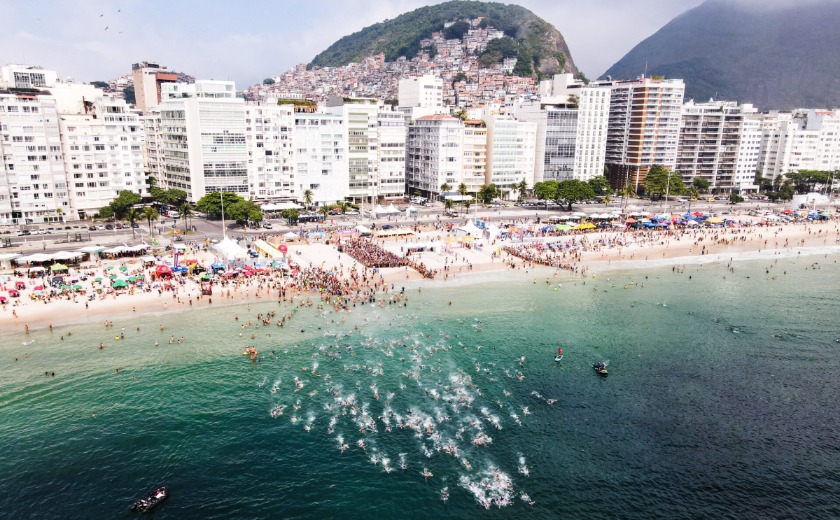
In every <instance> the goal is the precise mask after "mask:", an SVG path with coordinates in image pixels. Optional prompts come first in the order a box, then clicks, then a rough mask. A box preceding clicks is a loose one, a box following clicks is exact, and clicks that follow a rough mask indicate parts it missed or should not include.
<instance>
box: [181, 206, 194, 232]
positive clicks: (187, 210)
mask: <svg viewBox="0 0 840 520" xmlns="http://www.w3.org/2000/svg"><path fill="white" fill-rule="evenodd" d="M178 215H179V216H180V217H181V218H182V219H184V234H185V235H186V234H187V227H188V226H187V221H188V220H189V219H190V217H192V215H193V212H192V207H191V206H190V203H189V202H187V201H186V200H185V201H184V202H182V203H181V204H180V205H179V206H178Z"/></svg>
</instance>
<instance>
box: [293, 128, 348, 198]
mask: <svg viewBox="0 0 840 520" xmlns="http://www.w3.org/2000/svg"><path fill="white" fill-rule="evenodd" d="M294 125H295V126H294V131H293V136H294V138H293V142H294V160H295V165H294V182H295V190H296V193H297V196H298V199H299V200H301V201H302V200H304V196H305V193H306V192H307V191H309V192H311V194H312V202H313V203H315V204H318V205H324V204H331V203H334V202H336V201H340V200H344V199H346V198H347V197H348V196H349V194H350V190H349V186H350V177H349V166H348V153H347V128H346V126H345V124H344V118H343V117H342V116H341V115H338V114H322V113H314V112H299V113H296V114H295V120H294Z"/></svg>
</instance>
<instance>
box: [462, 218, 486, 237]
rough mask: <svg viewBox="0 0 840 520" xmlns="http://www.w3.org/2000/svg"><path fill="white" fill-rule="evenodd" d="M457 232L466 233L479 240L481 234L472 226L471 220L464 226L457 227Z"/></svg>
mask: <svg viewBox="0 0 840 520" xmlns="http://www.w3.org/2000/svg"><path fill="white" fill-rule="evenodd" d="M458 231H461V232H462V233H466V234H467V235H470V236H472V237H475V238H480V237H481V234H482V231H481V230H480V229H479V228H478V227H476V225H475V224H473V222H472V220H471V221H469V222H467V224H466V225H464V226H461V227H459V228H458Z"/></svg>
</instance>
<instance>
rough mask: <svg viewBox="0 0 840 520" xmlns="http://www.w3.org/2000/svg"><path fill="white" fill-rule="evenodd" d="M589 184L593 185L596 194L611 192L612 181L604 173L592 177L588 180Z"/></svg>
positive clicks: (601, 194)
mask: <svg viewBox="0 0 840 520" xmlns="http://www.w3.org/2000/svg"><path fill="white" fill-rule="evenodd" d="M587 184H589V186H591V187H592V191H593V192H594V193H595V195H596V196H599V195H600V196H603V195H606V194H607V193H609V192H610V181H608V180H607V178H606V177H604V176H603V175H598V176H597V177H592V178H591V179H589V180H588V181H587Z"/></svg>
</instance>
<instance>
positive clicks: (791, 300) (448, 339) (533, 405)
mask: <svg viewBox="0 0 840 520" xmlns="http://www.w3.org/2000/svg"><path fill="white" fill-rule="evenodd" d="M836 259H837V256H836V255H835V256H833V257H832V256H829V257H824V256H817V255H814V256H807V257H804V256H803V257H800V258H780V259H778V260H777V261H776V260H773V259H763V260H750V261H744V262H736V263H735V264H734V266H735V272H734V273H732V272H730V271H729V270H727V268H726V267H725V266H724V265H720V264H717V265H708V264H707V265H703V266H698V265H689V266H686V268H685V270H684V272H682V273H675V272H672V270H671V268H662V269H659V268H657V269H644V270H638V271H632V272H631V271H619V272H612V273H609V274H606V273H605V274H599V275H597V276H596V278H594V279H592V278H590V279H587V280H586V281H585V284H584V283H583V281H582V280H581V279H580V278H573V277H571V276H569V275H566V274H562V275H560V276H558V277H557V278H555V277H554V276H553V272H552V271H549V270H537V271H532V272H531V273H528V274H525V273H524V272H516V273H503V274H498V275H493V276H492V277H491V278H490V279H489V280H485V279H484V278H479V276H484V275H479V276H476V277H474V278H466V279H460V280H451V281H449V282H447V283H445V284H444V283H441V284H439V285H436V286H432V287H428V286H427V287H424V289H423V290H422V292H419V291H418V290H417V287H416V286H410V287H407V288H406V293H407V294H408V295H409V300H408V305H407V306H405V307H403V306H399V307H398V306H396V305H391V306H386V307H385V308H379V307H371V306H367V307H364V308H363V307H361V306H360V307H357V308H355V309H354V312H353V313H352V314H350V315H348V314H347V313H340V314H337V313H333V312H330V311H326V312H324V313H320V312H319V311H318V310H317V309H316V308H306V309H302V310H300V311H299V312H297V314H296V315H295V317H294V318H293V319H292V320H291V321H290V322H288V323H287V324H286V326H285V327H284V328H282V329H281V328H278V327H277V326H275V325H273V324H272V325H270V326H267V327H264V326H262V325H261V324H259V325H257V324H256V323H257V322H256V315H257V313H261V312H262V313H265V312H269V311H277V314H278V316H277V317H278V318H279V316H280V315H282V314H284V313H288V312H290V311H289V307H288V306H287V307H283V306H280V305H278V304H277V303H276V302H275V303H270V302H263V303H259V304H251V305H250V307H248V306H245V305H241V306H236V307H224V308H223V307H218V308H214V309H206V310H201V311H191V312H190V311H188V312H182V313H178V314H170V315H154V316H144V317H139V318H136V317H132V319H120V318H117V319H115V320H114V321H115V326H114V328H113V329H111V330H106V329H104V328H103V327H102V325H101V324H80V325H77V326H70V327H65V328H61V329H56V330H55V331H53V332H52V333H50V332H48V331H36V332H33V333H32V334H31V335H30V336H29V337H28V338H24V337H23V336H22V335H19V334H13V333H10V332H8V331H2V332H0V517H5V518H39V519H41V518H129V517H131V516H132V513H129V511H128V506H129V505H130V504H131V503H132V502H133V501H134V500H135V499H137V498H139V497H140V496H142V495H143V494H145V492H147V491H148V490H150V489H151V488H153V487H154V486H156V485H159V484H166V485H168V486H169V487H170V489H171V498H170V499H169V500H168V501H167V502H166V503H165V504H164V505H162V506H161V507H159V508H158V509H157V510H155V512H154V515H155V516H156V517H158V518H428V517H441V518H484V517H494V518H497V517H510V516H511V515H513V516H514V517H516V518H562V517H567V518H568V517H571V518H655V517H658V518H709V517H714V516H722V517H733V518H768V517H772V518H807V517H812V518H828V517H838V516H840V494H838V493H837V491H838V489H840V443H838V442H837V439H838V437H837V432H838V431H840V414H837V413H836V409H837V402H838V398H840V385H838V383H837V381H838V377H840V344H838V343H836V342H835V340H836V339H837V338H840V327H838V323H837V317H838V315H840V313H839V312H838V311H840V291H838V289H840V265H838V263H837V262H836ZM689 277H690V278H689ZM724 277H725V278H724ZM546 278H548V279H549V282H550V285H547V284H546ZM479 279H481V280H485V281H482V282H480V283H479V282H478V280H479ZM535 282H536V283H535ZM625 284H626V285H627V288H626V289H625ZM558 285H559V286H558ZM642 285H643V286H642ZM397 289H399V287H398V288H397ZM555 289H556V290H555ZM450 301H451V302H452V305H451V306H450V305H449V304H448V302H450ZM234 313H237V314H238V315H239V321H235V320H234V319H233V314H234ZM248 319H253V320H254V323H255V324H254V325H252V326H250V327H248V328H246V329H245V330H244V331H243V330H242V329H241V326H242V324H243V323H244V322H246V321H247V320H248ZM342 319H344V320H345V321H343V322H342ZM159 324H163V325H164V327H165V329H164V331H163V332H160V331H159V330H158V326H159ZM123 326H125V327H126V336H127V337H126V339H125V340H123V341H118V342H117V341H114V340H113V337H114V335H115V332H116V334H119V330H120V328H121V327H123ZM136 327H140V332H139V333H138V332H137V331H136V329H135V328H136ZM240 332H243V335H242V337H240ZM68 333H69V334H68ZM252 333H253V334H254V335H255V338H256V339H255V340H253V341H251V340H250V335H251V334H252ZM172 334H174V335H175V336H176V337H181V336H183V337H184V338H185V341H184V343H183V344H175V345H169V344H168V339H169V336H170V335H172ZM62 335H64V336H65V338H64V340H60V339H59V338H60V336H62ZM28 340H34V343H32V344H30V345H26V346H24V345H22V343H23V342H24V341H28ZM155 340H159V341H160V343H161V345H160V346H159V347H157V348H155V347H154V345H153V344H154V341H155ZM100 341H104V342H105V343H106V345H107V347H106V348H105V349H104V350H101V351H100V350H99V349H97V348H96V346H97V345H98V344H99V342H100ZM558 342H561V343H562V344H563V346H564V347H565V357H564V359H563V361H562V362H561V363H555V362H554V361H553V354H554V351H555V350H556V347H557V345H558ZM246 344H255V345H256V346H257V347H258V348H259V349H260V356H259V362H258V363H253V362H251V361H250V360H249V359H248V358H247V357H245V356H242V355H241V353H242V351H243V348H244V346H245V345H246ZM479 346H480V347H481V348H479ZM272 351H273V354H272ZM24 353H27V354H28V359H27V358H24V356H23V354H24ZM522 356H524V357H525V360H524V362H521V361H520V360H519V358H521V357H522ZM15 357H18V361H14V358H15ZM599 360H604V361H607V362H608V364H609V371H610V375H609V376H608V377H606V378H603V377H599V376H598V375H596V374H595V373H594V372H593V370H592V368H591V365H592V363H593V362H595V361H599ZM117 368H120V370H119V371H117V370H116V369H117ZM302 368H306V370H301V369H302ZM313 369H314V373H315V375H312V373H313ZM45 371H49V372H53V371H54V372H55V374H56V375H55V376H54V377H53V376H44V372H45ZM295 378H297V380H298V381H299V384H300V385H302V387H301V388H300V389H299V391H297V392H296V391H295V389H296V381H295ZM520 378H521V380H520ZM375 394H378V395H379V398H378V399H377V398H376V397H375ZM549 400H551V403H552V404H549ZM386 401H387V404H386ZM296 407H298V408H297V409H296ZM523 407H527V414H526V411H525V410H523ZM281 410H282V415H280V411H281ZM272 411H273V412H274V413H273V414H272ZM94 414H95V416H94ZM273 415H274V416H273ZM514 415H515V417H514ZM293 419H296V421H293ZM386 419H387V423H388V424H389V425H390V431H388V428H387V426H388V424H386ZM331 421H332V423H333V424H332V425H331V424H330V423H331ZM400 424H402V427H400ZM360 428H366V430H365V432H364V433H361V432H360ZM373 428H375V430H376V431H375V432H374V431H372V429H373ZM416 430H418V431H416ZM339 436H340V439H339ZM484 436H486V437H484ZM487 438H489V439H491V440H490V441H489V442H488V441H487ZM360 439H361V440H364V441H365V450H363V449H361V448H360V447H359V446H358V441H359V440H360ZM476 439H478V443H479V444H480V445H474V444H473V441H474V440H476ZM482 439H483V440H484V444H483V445H482V444H481V440H482ZM342 444H346V445H347V448H346V449H345V451H344V452H342V451H341V449H340V448H341V445H342ZM454 450H457V456H455V455H453V454H454ZM383 458H385V459H388V462H387V463H383ZM372 459H373V460H372ZM401 464H404V466H405V469H404V470H403V469H401ZM526 468H527V473H528V475H527V476H526V475H525V474H523V472H524V470H525V469H526ZM389 469H390V470H391V471H390V472H388V470H389ZM424 469H426V470H428V472H429V473H431V474H432V476H431V477H429V478H428V479H426V478H424V476H423V475H422V474H421V472H423V471H424ZM507 485H509V487H510V488H509V489H507V488H506V486H507ZM443 488H447V489H448V493H449V498H448V501H445V502H444V501H443V500H442V499H441V491H442V489H443ZM523 493H525V494H527V495H528V496H529V497H530V499H531V500H533V502H534V503H533V504H528V503H526V502H525V501H523V499H522V498H521V495H522V494H523ZM482 496H484V497H486V498H487V500H490V501H491V505H490V507H489V509H485V508H484V507H482V505H481V504H480V503H479V502H480V500H479V499H480V498H481V497H482ZM507 496H509V498H510V505H502V506H501V507H500V506H499V504H500V503H505V497H507Z"/></svg>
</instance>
